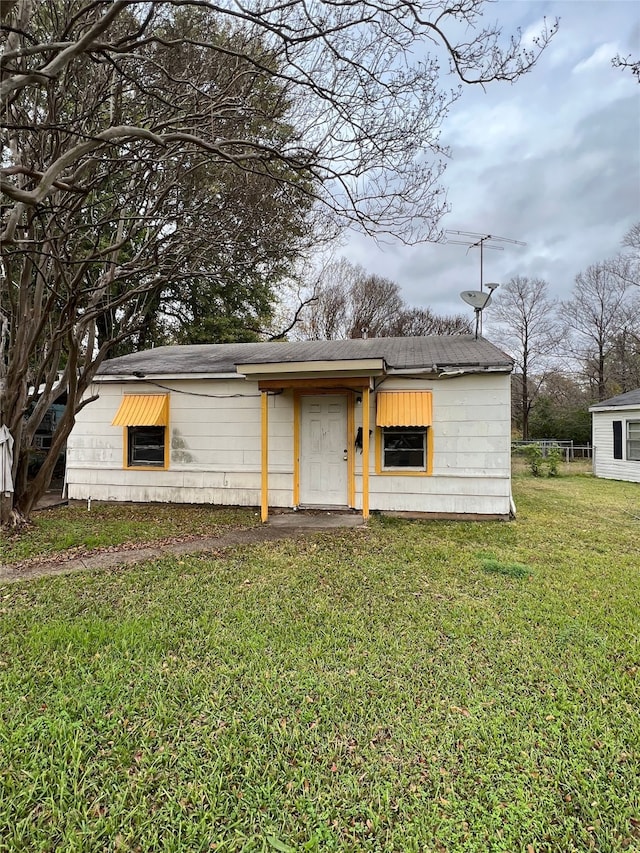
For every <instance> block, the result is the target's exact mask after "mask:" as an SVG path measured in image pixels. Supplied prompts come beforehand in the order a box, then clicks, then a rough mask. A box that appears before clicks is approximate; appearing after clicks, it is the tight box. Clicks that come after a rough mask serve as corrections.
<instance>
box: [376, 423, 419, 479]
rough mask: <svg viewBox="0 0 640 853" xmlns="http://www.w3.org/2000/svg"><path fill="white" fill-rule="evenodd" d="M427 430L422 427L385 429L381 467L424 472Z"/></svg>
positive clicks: (383, 431) (383, 432)
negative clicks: (412, 469)
mask: <svg viewBox="0 0 640 853" xmlns="http://www.w3.org/2000/svg"><path fill="white" fill-rule="evenodd" d="M426 451H427V430H426V429H425V428H424V427H385V428H384V429H383V430H382V467H383V468H387V469H388V468H414V469H416V470H419V471H424V470H426Z"/></svg>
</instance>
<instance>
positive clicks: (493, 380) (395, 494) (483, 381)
mask: <svg viewBox="0 0 640 853" xmlns="http://www.w3.org/2000/svg"><path fill="white" fill-rule="evenodd" d="M406 388H410V389H411V390H412V391H419V390H430V391H431V392H432V394H433V426H432V429H431V431H430V433H431V435H430V438H431V441H432V442H433V473H432V476H430V477H428V476H425V477H419V476H402V475H401V474H400V475H398V476H394V475H389V474H376V472H375V441H374V439H375V399H372V400H371V412H370V422H371V427H372V430H373V433H372V436H371V458H370V472H369V506H370V508H371V509H372V510H381V511H393V510H398V511H406V512H426V513H453V514H469V513H471V514H480V515H501V516H508V515H509V511H510V499H511V384H510V377H509V376H507V375H504V374H481V375H473V376H471V375H467V376H459V377H452V378H450V379H440V380H437V381H427V380H417V379H413V380H407V379H404V378H402V379H401V378H400V377H394V378H392V379H387V380H386V381H385V382H384V384H383V385H382V386H380V390H384V391H394V390H402V389H406ZM372 396H373V395H372ZM356 417H358V415H356ZM358 425H359V422H357V423H356V426H358ZM361 459H362V457H361V456H359V455H358V457H357V459H356V495H357V502H358V507H361V506H362V476H361V465H362V463H361Z"/></svg>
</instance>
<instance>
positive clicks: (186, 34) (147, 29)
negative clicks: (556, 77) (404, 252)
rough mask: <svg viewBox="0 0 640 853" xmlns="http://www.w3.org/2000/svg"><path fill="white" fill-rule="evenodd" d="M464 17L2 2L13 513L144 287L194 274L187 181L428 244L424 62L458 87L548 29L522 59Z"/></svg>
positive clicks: (394, 7)
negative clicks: (50, 423)
mask: <svg viewBox="0 0 640 853" xmlns="http://www.w3.org/2000/svg"><path fill="white" fill-rule="evenodd" d="M484 5H485V3H484V0H462V2H458V0H455V2H449V0H441V2H437V3H427V4H420V3H413V2H407V3H402V4H397V3H395V2H386V0H377V2H375V3H369V2H356V0H345V2H343V3H340V4H335V3H330V2H324V1H323V0H312V2H311V3H308V2H303V0H292V2H289V3H285V4H281V3H275V2H270V0H267V1H266V2H265V3H261V4H258V5H253V6H252V5H248V6H247V5H242V4H238V3H235V2H233V0H223V2H222V3H217V4H214V3H209V2H207V0H185V2H182V3H179V4H175V3H173V2H170V0H158V2H154V3H152V4H148V3H143V2H135V0H112V2H108V3H106V2H89V0H69V2H62V0H14V2H9V3H7V4H3V5H2V13H1V19H2V25H1V32H2V34H3V55H2V59H1V66H0V67H1V72H2V76H1V79H0V105H1V107H2V116H3V131H2V146H3V151H2V158H1V161H0V162H1V168H0V175H1V179H0V189H1V190H2V192H3V194H4V197H5V200H6V204H5V206H4V208H3V218H2V224H1V228H0V239H2V241H3V248H4V267H3V280H2V291H1V294H0V295H1V297H2V298H1V303H0V306H1V307H0V310H1V311H2V318H1V321H2V322H1V323H0V326H1V327H2V329H3V338H2V344H1V347H2V361H1V362H0V371H2V373H1V375H0V416H1V417H2V419H3V421H4V422H5V423H7V424H8V426H9V429H10V430H11V431H12V433H13V434H14V437H15V438H16V446H17V453H16V462H15V466H16V467H15V471H14V473H15V474H16V482H17V487H16V492H15V497H14V503H15V509H16V511H17V514H18V515H22V516H26V515H28V513H29V511H30V509H31V507H32V506H33V504H34V502H35V501H36V500H37V499H38V497H39V495H40V493H41V492H42V490H43V489H44V488H45V487H46V485H47V483H48V480H49V478H50V476H51V471H52V469H53V463H52V460H54V461H55V457H56V456H57V454H58V452H59V451H60V449H61V448H62V446H63V445H64V441H65V439H66V436H67V435H68V433H69V431H70V429H71V428H72V426H73V421H74V418H75V414H76V413H77V411H78V410H79V408H80V407H81V406H83V405H86V404H87V402H88V398H86V397H84V396H83V395H84V394H85V392H86V391H87V389H88V387H89V385H90V382H91V379H92V377H93V375H94V374H95V371H96V369H97V368H98V366H99V364H100V363H101V361H102V360H103V359H104V358H105V357H106V356H107V354H108V353H109V351H110V350H112V348H113V347H114V345H116V344H117V343H118V342H119V341H122V340H125V339H127V338H128V337H130V336H131V335H132V334H134V333H135V332H136V330H140V329H142V328H144V327H145V323H146V322H148V317H149V311H150V310H151V309H152V308H153V307H154V302H156V303H157V300H158V298H161V297H159V294H161V293H162V289H163V287H165V286H166V285H169V284H172V286H174V285H175V283H176V282H177V281H180V280H185V281H186V280H188V279H191V280H192V279H193V278H194V274H196V275H197V276H205V277H206V276H207V275H209V274H210V267H209V266H208V263H207V261H208V254H209V246H208V244H207V234H208V236H209V239H210V240H211V239H212V240H214V241H215V239H216V236H217V235H218V230H217V229H216V221H215V213H216V206H215V204H211V203H209V204H207V203H206V202H205V201H203V198H202V191H203V188H204V187H205V186H206V187H208V188H209V189H210V190H211V192H210V193H209V195H208V199H209V202H211V199H214V198H215V183H216V178H217V177H218V178H219V177H220V176H221V175H222V174H225V173H226V172H228V171H229V170H231V171H233V172H234V173H237V174H238V175H239V176H246V180H247V181H251V180H254V179H255V180H256V181H257V182H258V183H260V182H268V183H269V182H270V183H273V184H275V185H276V186H277V187H278V188H280V191H281V197H280V204H281V206H282V209H283V210H284V209H287V208H290V207H293V208H294V209H300V210H303V209H304V203H303V202H302V200H301V195H305V196H306V197H307V198H309V199H311V200H313V201H317V202H320V203H322V204H324V205H325V206H326V208H327V209H328V210H330V211H332V213H333V215H334V218H335V220H336V221H337V222H338V223H340V224H354V225H357V226H359V227H360V228H362V229H364V230H365V231H368V232H371V233H388V234H393V235H395V236H396V237H398V238H400V239H402V240H405V241H408V242H411V241H416V240H421V239H430V238H433V237H435V236H436V235H437V233H438V231H437V228H438V219H439V216H440V214H441V213H442V212H443V210H444V208H445V200H444V195H443V193H442V191H441V188H440V186H439V178H440V175H441V172H442V157H443V155H445V154H446V152H445V151H444V149H443V148H442V146H441V145H440V142H439V137H438V132H439V126H440V123H441V121H442V118H443V116H444V115H445V114H446V111H447V109H448V107H449V106H450V104H451V103H452V102H453V101H454V100H455V99H456V97H457V96H458V94H459V92H457V91H454V92H453V93H451V92H448V91H445V90H443V89H441V88H440V85H439V74H440V71H439V69H440V64H441V61H442V59H443V58H444V59H445V60H446V61H447V62H448V64H449V67H450V70H451V72H452V73H453V74H454V75H455V76H456V77H457V79H458V80H459V81H460V82H461V83H478V84H486V83H489V82H491V81H493V80H507V81H514V80H516V79H517V78H518V77H519V76H520V75H521V74H523V73H525V72H527V71H528V70H530V69H531V68H532V67H533V66H534V65H535V62H536V60H537V58H538V56H539V54H540V51H541V50H543V49H544V47H545V46H546V44H547V43H548V41H549V38H550V37H551V35H552V33H553V30H554V28H555V25H553V26H551V27H550V28H547V27H546V25H545V27H544V29H543V31H542V32H541V34H540V38H539V40H538V42H537V43H536V45H535V46H534V48H533V49H532V50H530V49H528V48H523V47H522V45H521V43H520V40H519V38H517V37H516V38H511V39H507V40H505V41H503V40H502V37H501V36H502V34H501V31H500V28H499V27H498V26H497V25H495V26H494V25H488V26H485V25H483V22H482V12H483V9H484ZM461 23H462V24H463V27H462V28H461V27H460V24H461ZM457 34H461V35H460V38H457ZM425 47H431V48H432V49H433V53H432V54H431V55H429V54H427V53H425ZM417 55H419V56H421V57H422V58H421V59H420V60H416V58H415V57H416V56H417ZM218 212H219V208H218ZM227 215H229V216H231V217H232V216H233V207H232V208H231V209H230V210H229V211H227ZM227 234H228V235H229V239H230V240H231V242H233V228H232V227H230V228H229V229H228V231H227ZM225 239H226V238H225ZM244 239H250V236H247V237H245V238H244ZM227 245H229V244H227ZM218 249H219V250H220V251H221V252H222V254H224V249H225V244H224V240H221V241H220V246H219V247H218ZM60 383H62V385H63V386H64V387H65V388H66V391H67V400H68V403H67V412H66V414H65V417H64V418H63V419H62V421H61V422H60V425H59V427H58V430H57V432H56V434H55V436H54V439H53V442H52V448H51V453H50V455H49V458H48V459H47V461H46V462H45V465H44V466H43V468H42V469H41V471H40V473H39V474H38V476H37V478H36V480H35V481H34V483H33V484H32V485H31V486H30V487H29V488H27V486H26V473H25V472H26V462H27V455H28V449H29V447H30V442H31V439H32V437H33V433H34V431H35V429H36V421H37V420H38V418H41V417H42V415H43V414H44V412H45V411H46V410H47V408H48V407H49V405H50V404H51V402H52V400H53V399H54V398H55V395H56V394H57V388H58V386H59V384H60ZM25 417H26V418H27V419H26V420H25Z"/></svg>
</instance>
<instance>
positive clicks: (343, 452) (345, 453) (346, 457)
mask: <svg viewBox="0 0 640 853" xmlns="http://www.w3.org/2000/svg"><path fill="white" fill-rule="evenodd" d="M342 458H343V459H344V461H345V462H346V461H347V459H348V458H349V453H348V451H347V448H346V447H345V449H344V450H343V451H342Z"/></svg>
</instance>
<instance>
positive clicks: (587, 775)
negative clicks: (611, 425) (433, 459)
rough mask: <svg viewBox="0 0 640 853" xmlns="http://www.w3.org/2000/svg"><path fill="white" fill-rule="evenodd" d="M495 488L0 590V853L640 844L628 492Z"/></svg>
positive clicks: (637, 527) (520, 484)
mask: <svg viewBox="0 0 640 853" xmlns="http://www.w3.org/2000/svg"><path fill="white" fill-rule="evenodd" d="M514 486H515V498H516V503H517V505H518V509H519V514H518V520H517V521H516V522H515V523H512V524H500V523H455V522H450V523H435V522H431V523H426V522H406V521H401V520H398V519H385V518H376V519H374V520H372V522H371V523H370V525H369V526H368V527H367V529H355V530H348V531H331V532H327V533H326V534H321V535H314V536H313V537H309V538H307V539H305V540H298V541H296V542H295V543H294V542H283V543H280V544H277V545H274V544H269V545H260V546H252V547H245V548H239V549H237V550H235V551H233V552H230V553H229V554H228V555H227V556H226V557H224V558H219V559H215V560H214V559H211V558H207V559H205V558H195V557H189V558H184V557H182V558H173V557H167V558H166V559H164V560H160V561H155V562H152V563H146V564H143V565H140V566H138V567H136V568H135V569H127V570H113V571H109V572H103V573H101V574H98V573H95V574H91V573H86V574H81V575H72V576H69V577H66V578H64V577H56V578H48V579H43V580H40V581H37V582H31V583H24V584H13V585H11V586H5V587H4V588H0V615H1V619H2V626H1V633H0V649H1V651H0V658H1V660H0V696H1V697H2V708H1V716H0V826H3V827H5V829H4V831H3V832H2V833H0V851H22V850H24V851H27V850H28V851H54V850H56V851H57V850H64V851H69V853H74V852H75V851H78V853H80V851H82V853H86V852H87V851H106V850H109V851H137V850H139V851H151V850H153V851H181V853H182V851H206V850H215V851H218V853H221V851H224V853H231V851H238V853H239V852H240V851H243V853H249V851H251V852H252V853H253V851H256V853H257V851H263V853H271V851H274V850H275V851H318V853H320V851H329V853H331V851H340V853H347V851H348V853H359V851H380V853H383V851H384V853H394V851H395V852H396V853H418V851H420V853H427V851H429V853H430V851H434V852H435V853H444V851H449V852H450V853H458V851H479V852H480V851H482V853H485V851H496V853H497V852H498V851H522V853H532V851H533V852H534V853H550V851H559V853H560V851H562V853H566V851H590V850H595V851H602V853H609V851H612V852H613V851H623V850H631V851H637V850H639V849H640V785H639V783H638V778H640V766H639V765H640V760H639V759H640V718H639V714H638V707H639V704H640V703H639V699H640V695H639V693H640V691H639V667H640V644H639V637H638V625H639V624H640V622H639V617H640V612H639V602H640V578H639V574H640V573H639V566H640V519H639V518H638V516H639V515H640V511H639V504H640V489H639V487H638V486H637V485H634V484H631V483H614V482H610V481H601V480H595V479H593V478H587V477H562V478H559V479H555V480H533V479H530V478H525V477H520V478H517V479H516V481H515V484H514ZM491 566H493V567H494V569H491V568H490V567H491ZM515 566H519V567H522V568H524V569H526V571H516V570H514V568H513V567H515ZM496 567H498V568H496Z"/></svg>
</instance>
